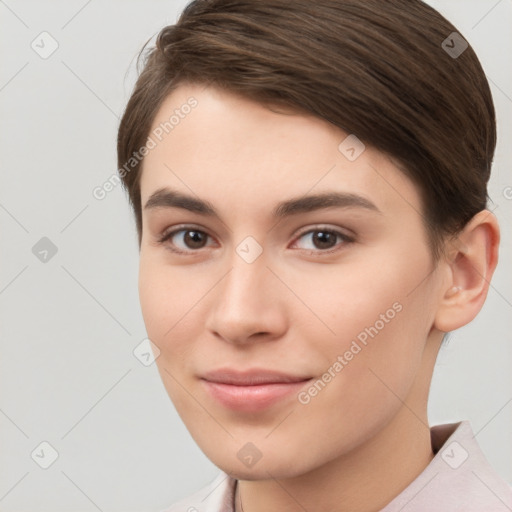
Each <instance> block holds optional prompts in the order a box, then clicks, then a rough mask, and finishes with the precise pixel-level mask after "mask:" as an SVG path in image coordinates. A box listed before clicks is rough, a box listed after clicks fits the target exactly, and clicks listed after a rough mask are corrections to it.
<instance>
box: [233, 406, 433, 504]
mask: <svg viewBox="0 0 512 512" xmlns="http://www.w3.org/2000/svg"><path fill="white" fill-rule="evenodd" d="M425 416H426V415H425ZM433 456H434V454H433V453H432V447H431V440H430V430H429V428H428V426H427V421H426V417H425V418H421V417H420V418H418V417H417V416H415V415H414V414H412V413H411V411H410V410H409V409H408V408H407V407H405V406H404V407H402V409H401V410H400V411H399V413H398V414H397V415H396V416H395V417H394V418H393V420H392V421H391V422H390V423H389V424H388V425H387V426H386V427H385V428H384V429H383V430H381V431H380V432H379V434H378V435H377V436H375V437H374V438H372V439H371V440H370V441H369V442H367V443H365V444H364V445H363V446H360V447H359V448H357V449H355V450H353V451H352V452H351V453H349V454H345V455H343V456H342V457H340V458H338V459H335V460H333V461H330V462H329V463H327V464H325V465H323V466H322V467H320V468H315V469H314V470H313V471H311V472H309V473H306V474H303V475H300V476H298V477H294V478H289V479H280V480H277V479H273V480H256V481H248V480H240V481H238V485H237V496H236V500H235V502H236V503H237V511H239V512H242V511H243V512H303V511H304V510H333V511H336V512H345V511H351V512H377V511H379V510H381V509H382V508H384V507H385V506H386V505H387V504H388V503H389V502H390V501H391V500H392V499H393V498H394V497H396V496H397V495H398V494H400V492H401V491H403V490H404V489H405V488H406V487H407V486H408V485H409V484H410V483H411V482H412V481H413V480H414V479H415V478H416V477H417V476H418V475H419V474H420V473H421V472H422V471H423V470H424V469H425V468H426V466H427V465H428V464H429V463H430V461H431V460H432V458H433ZM240 498H241V503H242V506H240ZM242 507H243V508H242Z"/></svg>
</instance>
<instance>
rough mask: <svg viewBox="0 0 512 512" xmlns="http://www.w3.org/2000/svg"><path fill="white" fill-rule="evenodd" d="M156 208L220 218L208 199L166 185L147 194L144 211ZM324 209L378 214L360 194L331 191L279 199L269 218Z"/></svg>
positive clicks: (376, 209) (377, 210)
mask: <svg viewBox="0 0 512 512" xmlns="http://www.w3.org/2000/svg"><path fill="white" fill-rule="evenodd" d="M156 208H183V209H184V210H188V211H190V212H194V213H199V214H201V215H206V216H208V217H217V218H220V215H219V213H218V212H217V210H216V209H215V207H214V206H213V205H212V204H211V203H210V202H209V201H203V200H202V199H198V198H196V197H193V196H190V195H187V194H183V193H182V192H178V191H176V190H171V189H169V188H160V189H158V190H157V191H156V192H154V193H153V194H151V196H150V197H149V199H148V200H147V202H146V204H145V205H144V210H151V209H156ZM324 208H363V209H366V210H370V211H373V212H376V213H382V212H381V211H380V210H379V209H378V208H377V206H376V205H375V204H374V203H372V202H371V201H370V200H368V199H366V198H364V197H362V196H359V195H357V194H351V193H346V192H334V191H331V192H324V193H321V194H315V195H309V196H302V197H297V198H292V199H288V200H286V201H283V202H281V203H279V204H278V205H277V206H276V207H275V208H274V209H273V210H272V217H274V218H284V217H288V216H290V215H296V214H299V213H307V212H312V211H315V210H320V209H324Z"/></svg>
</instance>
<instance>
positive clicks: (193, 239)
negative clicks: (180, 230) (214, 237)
mask: <svg viewBox="0 0 512 512" xmlns="http://www.w3.org/2000/svg"><path fill="white" fill-rule="evenodd" d="M184 232H185V236H184V237H183V242H184V243H185V245H186V246H187V247H188V248H189V249H201V247H204V245H205V243H206V239H207V235H205V234H204V233H203V232H202V231H192V230H186V231H184Z"/></svg>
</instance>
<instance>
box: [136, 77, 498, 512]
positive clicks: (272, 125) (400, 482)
mask: <svg viewBox="0 0 512 512" xmlns="http://www.w3.org/2000/svg"><path fill="white" fill-rule="evenodd" d="M191 96H193V97H194V98H195V99H196V100H197V102H198V105H197V107H196V108H195V109H193V110H192V111H191V113H190V114H188V115H187V116H186V117H184V118H183V119H181V120H180V123H179V124H178V125H177V126H176V127H175V128H174V129H173V131H172V132H170V133H169V134H168V135H166V136H165V137H164V138H163V139H162V141H161V142H159V144H158V145H157V146H156V147H155V148H154V149H152V150H151V151H150V152H149V154H148V155H147V156H146V157H145V159H144V163H143V172H142V176H141V181H140V187H141V198H142V206H143V236H142V241H141V247H140V273H139V292H140V300H141V307H142V313H143V317H144V321H145V325H146V329H147V333H148V337H149V338H150V339H151V340H152V341H153V343H155V345H157V346H158V347H159V349H160V351H161V353H160V356H159V357H158V358H157V360H156V364H157V365H158V369H159V372H160V375H161V377H162V380H163V383H164V385H165V387H166V390H167V392H168V394H169V396H170V398H171V399H172V401H173V403H174V405H175V407H176V409H177V411H178V413H179V415H180V416H181V418H182V419H183V421H184V423H185V425H186V426H187V428H188V430H189V432H190V433H191V435H192V437H193V438H194V440H195V441H196V442H197V444H198V445H199V447H200V448H201V449H202V450H203V452H204V453H205V454H206V455H207V456H208V457H209V458H210V460H211V461H212V462H213V463H214V464H215V465H217V466H218V467H219V468H220V469H222V470H223V471H225V472H227V473H229V474H231V475H232V476H233V477H235V478H237V479H238V480H239V482H238V486H237V496H238V493H241V496H242V500H243V510H244V512H278V511H279V512H283V511H293V512H295V511H302V510H304V509H306V510H309V511H313V510H332V511H334V510H336V511H340V512H342V511H352V512H357V511H359V512H363V511H364V512H370V511H377V510H380V509H381V508H382V507H384V506H385V505H386V504H387V503H389V502H390V501H391V500H392V499H393V498H394V497H395V496H396V495H398V494H399V493H400V492H401V491H402V490H403V489H404V488H405V487H407V485H409V484H410V483H411V482H412V481H413V480H414V479H415V478H416V477H417V476H418V475H419V474H420V473H421V472H422V471H423V470H424V469H425V467H426V466H427V465H428V463H429V462H430V461H431V459H432V457H433V453H432V449H431V445H430V433H429V426H428V425H429V424H428V418H427V399H428V392H429V387H430V381H431V377H432V372H433V368H434V364H435V360H436V356H437V353H438V350H439V347H440V344H441V341H442V337H443V334H444V333H445V332H448V331H452V330H454V329H457V328H459V327H461V326H463V325H465V324H467V323H468V322H470V321H471V320H472V319H473V318H474V317H475V316H476V315H477V313H478V312H479V311H480V309H481V307H482V305H483V303H484V300H485V298H486V295H487V292H488V287H489V281H490V279H491V277H492V274H493V271H494V269H495V266H496V263H497V253H498V244H499V228H498V224H497V221H496V218H495V216H494V215H493V214H492V213H491V212H489V211H487V210H483V211H482V212H480V213H478V214H477V215H475V217H474V218H473V219H472V220H471V221H470V222H469V223H468V224H467V226H466V227H465V229H464V230H463V231H462V232H461V233H460V234H459V235H458V237H457V238H456V239H455V240H452V241H448V242H447V243H446V251H445V254H444V255H443V256H442V257H441V259H440V260H439V261H438V262H437V263H435V264H434V262H433V259H432V255H431V252H430V247H429V245H428V238H427V235H426V229H425V220H424V218H423V216H422V215H421V214H420V212H422V211H423V208H422V204H421V200H420V195H419V191H418V190H417V189H416V187H415V185H413V183H412V182H411V181H410V180H409V178H407V177H406V176H405V175H404V174H403V172H401V171H400V170H399V168H398V167H397V166H396V165H395V164H394V163H393V161H392V160H391V159H390V158H389V157H387V156H386V155H384V154H382V153H380V152H378V151H376V150H375V149H373V148H371V147H367V148H366V150H365V151H364V152H363V153H362V154H361V155H360V156H359V157H358V158H357V159H356V160H355V161H349V160H348V159H347V158H346V157H345V156H344V155H343V154H342V153H341V152H340V151H339V150H338V146H339V144H340V142H341V141H343V140H344V138H345V137H347V135H348V134H347V133H344V132H343V131H342V130H340V129H339V128H337V127H334V126H333V125H331V124H329V123H327V122H325V121H323V120H321V119H318V118H316V117H313V116H309V115H304V114H302V113H291V112H287V113H277V112H274V111H271V110H269V109H268V108H266V107H265V106H263V105H260V104H258V103H256V102H252V101H249V100H246V99H243V98H241V97H238V96H235V95H233V94H231V93H228V92H226V91H220V90H218V89H214V88H205V87H204V86H199V85H193V84H182V85H181V86H180V87H179V88H178V89H176V90H175V91H174V92H173V93H172V94H171V95H170V96H169V97H168V98H167V99H166V101H165V102H164V103H163V105H162V106H161V108H160V110H159V112H158V114H157V116H156V118H155V120H154V122H153V128H155V127H157V126H158V125H159V124H160V123H162V122H165V121H166V120H168V119H169V117H170V116H171V115H172V113H173V112H174V110H175V109H179V108H180V106H181V105H183V104H185V103H186V102H187V99H188V98H190V97H191ZM162 188H169V189H172V190H174V191H177V192H181V193H183V194H186V195H189V196H192V197H193V198H195V199H199V200H202V201H205V202H208V203H210V205H211V206H213V208H214V209H215V210H216V212H217V213H218V217H216V216H209V215H204V214H201V213H198V212H192V211H189V210H187V209H185V208H179V207H164V206H160V207H155V208H148V209H144V205H145V204H146V202H147V201H148V199H149V198H150V196H151V195H152V194H153V193H154V192H156V191H157V190H159V189H162ZM326 192H339V193H344V194H351V195H352V197H353V196H358V197H360V198H363V199H364V200H365V201H366V202H368V203H371V204H373V205H374V206H375V209H374V208H371V207H367V206H361V205H360V204H345V206H336V207H330V208H325V207H324V208H321V209H315V210H312V211H306V212H300V213H294V214H292V215H288V216H286V217H283V218H274V217H273V216H272V212H273V210H274V208H275V207H276V206H277V205H278V204H279V203H280V202H283V201H286V200H289V199H296V198H302V197H304V196H306V195H307V196H310V195H315V194H321V193H326ZM183 225H185V226H184V227H183ZM179 229H181V230H182V231H178V230H179ZM173 230H176V231H178V232H177V233H176V234H174V236H172V237H170V238H169V239H168V240H167V241H166V242H163V243H159V242H158V239H159V237H161V235H162V234H165V233H169V232H171V231H173ZM190 231H200V232H201V234H200V235H199V242H200V243H198V242H197V240H198V238H197V234H196V238H195V239H194V238H193V237H191V236H190V235H191V233H190ZM325 231H328V232H331V235H330V237H329V238H328V243H327V247H326V245H325V243H326V242H325V237H324V238H322V237H318V233H319V232H325ZM312 232H313V233H312ZM332 232H334V234H333V233H332ZM336 233H337V234H336ZM313 235H317V236H316V238H315V236H313ZM248 236H250V237H252V238H253V239H254V240H256V241H257V243H258V244H259V246H260V247H261V249H262V253H261V255H259V257H257V258H256V259H255V260H254V261H253V262H252V263H248V262H247V261H245V260H244V259H243V258H242V257H241V256H240V254H238V253H237V251H236V248H237V246H238V245H239V244H240V243H241V242H242V241H243V240H244V239H246V237H248ZM347 237H348V238H347ZM319 239H320V242H322V241H323V242H324V245H321V244H318V240H319ZM194 241H195V243H196V245H194V244H193V242H194ZM329 244H330V245H329ZM173 248H174V249H176V250H181V251H184V252H183V253H176V252H173V251H172V250H171V249H173ZM327 251H330V252H327ZM394 303H399V304H400V305H401V308H402V309H401V311H400V312H399V313H397V314H396V316H394V318H393V319H392V320H389V321H388V322H387V323H385V326H384V327H383V328H382V329H380V330H379V332H378V334H377V335H376V336H375V337H374V338H372V339H369V341H368V344H367V345H366V346H364V348H363V349H362V350H361V351H360V352H359V353H357V355H355V356H354V357H353V359H352V360H350V361H349V362H348V364H347V365H346V366H344V368H343V370H342V371H340V372H339V373H337V374H336V376H335V377H334V378H333V379H332V380H331V381H330V382H329V383H328V385H327V386H325V388H324V389H322V390H321V391H320V392H319V393H318V394H317V395H316V396H314V397H313V398H311V401H310V402H309V403H307V404H302V403H300V402H299V401H298V400H297V396H296V395H293V396H290V397H287V398H286V399H284V400H281V401H279V402H278V403H275V404H273V405H272V406H270V407H269V408H267V409H265V410H263V411H260V412H258V414H254V413H250V412H244V411H238V410H232V409H228V408H226V407H225V406H223V405H222V404H220V403H219V402H217V401H215V400H214V399H213V398H212V397H211V396H210V395H209V394H208V393H207V392H206V391H205V388H204V386H203V383H202V382H201V380H200V375H202V374H203V373H204V372H206V371H209V370H213V369H216V368H220V367H226V366H229V367H232V368H237V369H247V368H253V367H258V368H267V369H272V370H278V371H282V372H286V373H289V374H294V375H307V376H311V377H312V378H313V379H318V378H320V377H321V376H322V374H323V373H324V372H325V371H326V370H327V369H328V368H329V367H332V365H333V363H334V362H335V361H336V360H337V357H338V356H339V355H342V354H344V353H345V352H346V350H347V349H349V347H350V344H351V343H352V341H353V340H355V339H356V337H357V335H358V334H360V333H361V332H362V331H363V330H364V329H365V328H366V327H369V326H373V325H375V324H376V321H377V320H378V319H379V318H380V315H381V314H384V313H385V312H386V311H387V310H388V309H389V308H391V307H392V305H393V304H394ZM306 389H307V388H306ZM248 442H251V443H253V444H254V445H255V446H256V447H257V449H258V450H259V452H260V453H261V455H262V456H261V459H260V460H259V461H258V462H257V463H256V464H255V465H253V466H252V467H248V466H246V465H245V464H244V463H242V461H241V460H240V459H239V458H238V457H237V453H238V451H239V450H240V449H241V448H242V447H243V446H244V445H245V444H246V443H248ZM237 507H238V505H237Z"/></svg>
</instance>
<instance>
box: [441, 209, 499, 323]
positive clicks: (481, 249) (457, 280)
mask: <svg viewBox="0 0 512 512" xmlns="http://www.w3.org/2000/svg"><path fill="white" fill-rule="evenodd" d="M499 241H500V232H499V226H498V221H497V220H496V217H495V216H494V214H493V213H491V212H490V211H489V210H482V211H481V212H479V213H477V214H476V215H475V216H474V217H473V218H472V219H471V220H470V221H469V222H468V224H467V225H466V226H465V227H464V229H463V230H462V231H461V232H460V233H459V234H458V235H457V237H456V238H455V239H454V240H451V241H449V242H447V244H449V248H448V251H447V253H448V254H449V256H448V261H447V262H446V265H447V266H448V274H449V278H448V279H447V282H446V285H445V286H444V288H443V289H442V290H441V293H442V296H441V298H440V301H439V307H438V309H437V313H436V317H435V322H434V327H436V328H437V329H439V330H440V331H442V332H449V331H453V330H455V329H458V328H460V327H462V326H464V325H466V324H467V323H469V322H471V320H473V318H475V316H476V315H477V314H478V312H479V311H480V309H481V308H482V306H483V304H484V302H485V299H486V297H487V292H488V291H489V285H490V281H491V278H492V275H493V273H494V270H495V268H496V264H497V262H498V247H499Z"/></svg>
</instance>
